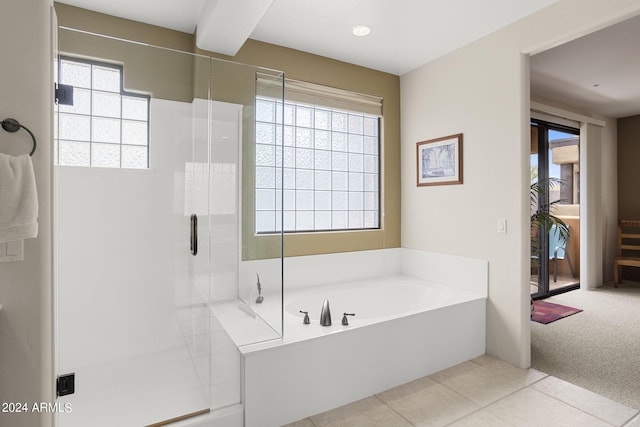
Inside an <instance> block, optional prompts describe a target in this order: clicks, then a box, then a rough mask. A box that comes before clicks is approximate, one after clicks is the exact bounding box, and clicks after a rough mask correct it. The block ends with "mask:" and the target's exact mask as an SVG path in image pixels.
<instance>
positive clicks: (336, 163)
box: [331, 152, 348, 171]
mask: <svg viewBox="0 0 640 427" xmlns="http://www.w3.org/2000/svg"><path fill="white" fill-rule="evenodd" d="M331 158H332V163H331V167H332V169H333V170H334V171H346V170H347V169H348V163H347V153H341V152H334V153H331Z"/></svg>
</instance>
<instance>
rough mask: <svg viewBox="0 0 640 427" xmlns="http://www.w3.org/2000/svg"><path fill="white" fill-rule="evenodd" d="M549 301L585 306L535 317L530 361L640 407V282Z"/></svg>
mask: <svg viewBox="0 0 640 427" xmlns="http://www.w3.org/2000/svg"><path fill="white" fill-rule="evenodd" d="M546 301H549V302H554V303H557V304H562V305H568V306H570V307H575V308H581V309H583V310H584V311H583V312H582V313H578V314H575V315H573V316H569V317H567V318H564V319H560V320H558V321H556V322H553V323H550V324H548V325H542V324H539V323H535V322H531V366H532V367H533V368H535V369H538V370H540V371H542V372H545V373H547V374H549V375H553V376H555V377H558V378H561V379H563V380H565V381H568V382H570V383H573V384H575V385H578V386H580V387H583V388H586V389H587V390H591V391H593V392H595V393H598V394H601V395H603V396H606V397H608V398H610V399H613V400H615V401H617V402H620V403H622V404H624V405H627V406H630V407H632V408H636V409H640V283H635V282H623V283H622V285H620V287H619V288H617V289H616V288H614V287H613V285H612V284H608V285H605V286H603V287H600V288H597V289H595V290H593V291H583V290H575V291H571V292H567V293H565V294H561V295H557V296H554V297H551V298H547V299H546Z"/></svg>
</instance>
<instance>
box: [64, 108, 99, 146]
mask: <svg viewBox="0 0 640 427" xmlns="http://www.w3.org/2000/svg"><path fill="white" fill-rule="evenodd" d="M58 120H59V123H58V126H59V129H58V132H59V135H58V137H59V138H60V139H70V140H74V141H90V138H91V122H90V117H89V116H74V115H70V114H63V113H60V114H59V116H58Z"/></svg>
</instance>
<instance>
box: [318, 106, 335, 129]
mask: <svg viewBox="0 0 640 427" xmlns="http://www.w3.org/2000/svg"><path fill="white" fill-rule="evenodd" d="M315 113H316V116H315V119H316V122H315V128H316V129H326V130H330V129H331V111H329V110H321V109H316V111H315Z"/></svg>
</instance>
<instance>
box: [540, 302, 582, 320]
mask: <svg viewBox="0 0 640 427" xmlns="http://www.w3.org/2000/svg"><path fill="white" fill-rule="evenodd" d="M581 311H582V310H581V309H579V308H573V307H567V306H566V305H560V304H554V303H552V302H546V301H534V302H533V316H531V320H533V321H534V322H538V323H543V324H545V325H546V324H547V323H551V322H555V321H556V320H558V319H562V318H563V317H567V316H571V315H572V314H576V313H580V312H581Z"/></svg>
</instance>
